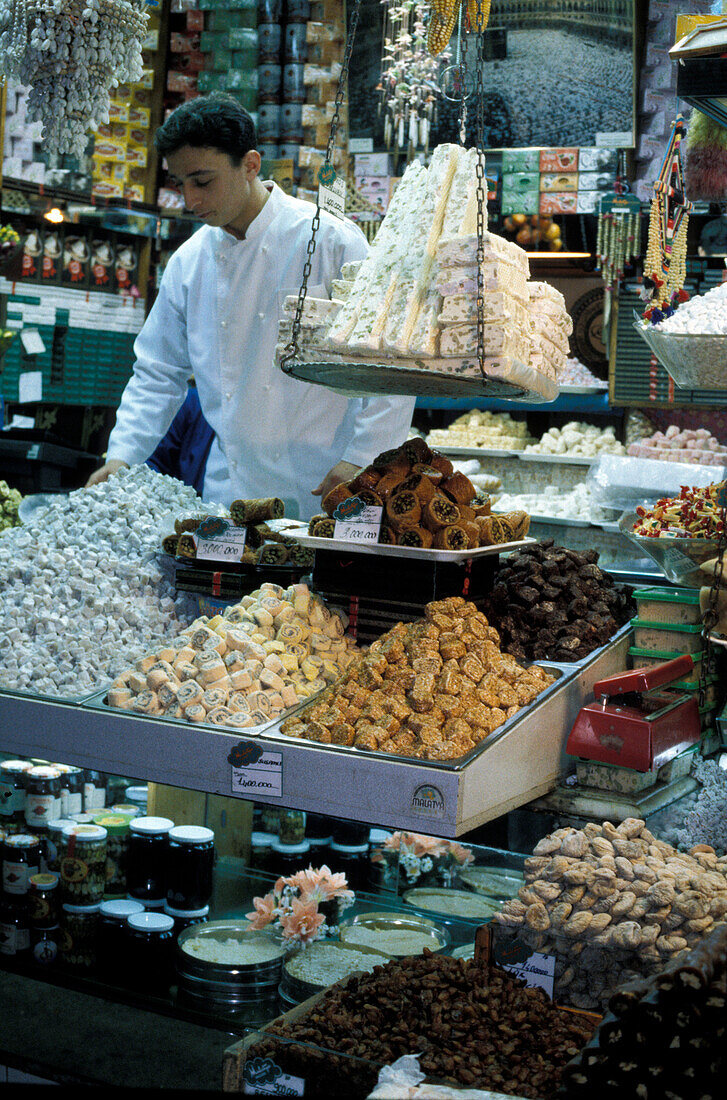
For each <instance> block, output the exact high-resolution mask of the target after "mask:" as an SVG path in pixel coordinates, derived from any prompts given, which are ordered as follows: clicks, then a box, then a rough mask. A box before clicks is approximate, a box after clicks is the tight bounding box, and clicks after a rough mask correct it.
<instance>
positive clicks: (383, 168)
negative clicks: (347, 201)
mask: <svg viewBox="0 0 727 1100" xmlns="http://www.w3.org/2000/svg"><path fill="white" fill-rule="evenodd" d="M353 164H354V168H353V172H354V175H355V176H356V177H357V178H358V177H362V178H368V177H371V176H381V177H383V178H385V179H387V180H388V179H389V176H390V173H391V164H390V160H389V154H388V153H356V154H354V158H353Z"/></svg>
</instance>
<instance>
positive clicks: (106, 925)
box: [97, 898, 144, 981]
mask: <svg viewBox="0 0 727 1100" xmlns="http://www.w3.org/2000/svg"><path fill="white" fill-rule="evenodd" d="M143 912H144V906H143V905H142V904H141V902H140V901H129V900H127V899H126V898H114V899H113V900H111V901H102V902H101V908H100V909H99V923H98V939H97V959H98V966H99V970H100V971H101V973H102V975H103V976H104V977H105V978H108V979H109V980H111V981H123V979H124V977H125V974H126V949H127V937H126V921H127V920H128V918H129V917H131V916H134V915H135V914H137V913H143Z"/></svg>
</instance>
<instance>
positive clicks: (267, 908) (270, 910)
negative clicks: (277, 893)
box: [245, 894, 275, 929]
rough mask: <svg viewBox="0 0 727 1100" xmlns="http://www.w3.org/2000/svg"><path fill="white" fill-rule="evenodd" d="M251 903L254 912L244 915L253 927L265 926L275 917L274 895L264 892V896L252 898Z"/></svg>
mask: <svg viewBox="0 0 727 1100" xmlns="http://www.w3.org/2000/svg"><path fill="white" fill-rule="evenodd" d="M252 903H253V905H254V906H255V912H254V913H246V914H245V916H246V917H247V919H248V920H249V921H250V924H251V925H252V927H253V928H257V929H260V928H265V927H266V926H267V925H268V924H270V922H271V921H272V920H273V918H274V917H275V897H274V896H273V894H266V895H265V897H264V898H253V899H252Z"/></svg>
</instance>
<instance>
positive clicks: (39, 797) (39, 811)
mask: <svg viewBox="0 0 727 1100" xmlns="http://www.w3.org/2000/svg"><path fill="white" fill-rule="evenodd" d="M60 816H61V773H60V772H59V771H58V768H51V767H45V766H41V765H39V766H38V767H34V768H31V769H30V771H28V772H26V773H25V824H26V825H29V826H30V827H31V828H35V827H38V826H40V828H44V827H45V826H46V825H47V824H48V822H49V821H52V820H53V819H54V818H55V817H60Z"/></svg>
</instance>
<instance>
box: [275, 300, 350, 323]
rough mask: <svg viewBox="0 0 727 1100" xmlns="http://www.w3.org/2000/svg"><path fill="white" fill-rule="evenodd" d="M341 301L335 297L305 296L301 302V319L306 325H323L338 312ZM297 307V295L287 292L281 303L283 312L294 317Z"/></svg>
mask: <svg viewBox="0 0 727 1100" xmlns="http://www.w3.org/2000/svg"><path fill="white" fill-rule="evenodd" d="M342 305H343V302H342V301H340V299H335V298H311V297H309V296H306V298H305V300H304V302H303V312H302V314H301V320H302V321H303V322H304V323H305V324H306V325H325V324H328V323H329V322H331V321H332V320H333V319H334V317H335V316H336V315H337V314H338V312H339V310H340V309H341V306H342ZM297 309H298V295H297V294H289V295H288V296H287V298H286V299H285V302H284V303H283V314H284V315H285V316H286V317H295V314H296V311H297Z"/></svg>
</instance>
